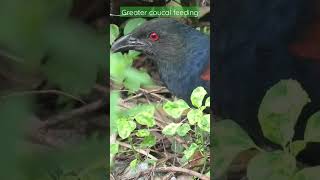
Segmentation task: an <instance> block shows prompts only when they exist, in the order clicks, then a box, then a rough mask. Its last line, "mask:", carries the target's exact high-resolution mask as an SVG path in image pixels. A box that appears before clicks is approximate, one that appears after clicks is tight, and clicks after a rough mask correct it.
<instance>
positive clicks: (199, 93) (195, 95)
mask: <svg viewBox="0 0 320 180" xmlns="http://www.w3.org/2000/svg"><path fill="white" fill-rule="evenodd" d="M206 94H207V91H206V90H205V89H204V88H203V87H197V88H196V89H194V90H193V91H192V94H191V102H192V104H193V105H194V106H195V107H197V108H200V107H201V106H202V102H203V98H204V97H205V96H206Z"/></svg>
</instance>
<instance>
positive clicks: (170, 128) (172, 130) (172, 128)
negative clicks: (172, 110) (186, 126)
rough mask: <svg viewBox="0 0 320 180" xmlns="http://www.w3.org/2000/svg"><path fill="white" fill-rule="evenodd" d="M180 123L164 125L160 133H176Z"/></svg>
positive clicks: (168, 134)
mask: <svg viewBox="0 0 320 180" xmlns="http://www.w3.org/2000/svg"><path fill="white" fill-rule="evenodd" d="M180 125H181V123H178V124H177V123H170V124H168V125H167V126H165V127H164V128H163V129H162V134H164V135H166V136H173V135H175V134H176V132H177V129H178V128H179V126H180Z"/></svg>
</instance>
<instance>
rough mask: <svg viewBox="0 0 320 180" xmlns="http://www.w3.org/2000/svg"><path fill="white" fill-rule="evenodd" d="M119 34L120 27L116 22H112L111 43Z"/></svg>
mask: <svg viewBox="0 0 320 180" xmlns="http://www.w3.org/2000/svg"><path fill="white" fill-rule="evenodd" d="M119 34H120V32H119V27H118V26H117V25H115V24H110V45H111V44H112V43H113V42H114V41H115V40H116V39H117V38H118V36H119Z"/></svg>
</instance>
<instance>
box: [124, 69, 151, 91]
mask: <svg viewBox="0 0 320 180" xmlns="http://www.w3.org/2000/svg"><path fill="white" fill-rule="evenodd" d="M124 74H125V80H124V86H125V87H126V88H128V89H129V90H130V91H133V92H135V91H137V90H139V88H140V86H143V85H152V80H151V77H150V76H149V74H148V73H146V72H143V71H139V70H137V69H134V68H128V69H127V70H126V71H125V72H124Z"/></svg>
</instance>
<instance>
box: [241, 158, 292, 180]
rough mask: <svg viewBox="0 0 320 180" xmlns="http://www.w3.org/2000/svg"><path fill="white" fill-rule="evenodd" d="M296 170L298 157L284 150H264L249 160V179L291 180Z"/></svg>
mask: <svg viewBox="0 0 320 180" xmlns="http://www.w3.org/2000/svg"><path fill="white" fill-rule="evenodd" d="M295 170H296V159H295V158H294V157H293V156H291V155H289V154H286V153H284V152H264V153H260V154H258V155H256V156H255V157H254V158H252V160H251V161H250V162H249V165H248V169H247V176H248V179H249V180H257V179H259V180H289V179H290V177H292V175H293V174H294V172H295Z"/></svg>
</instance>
